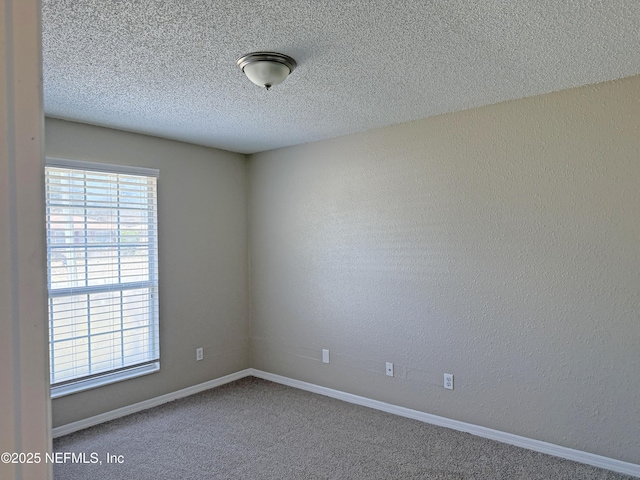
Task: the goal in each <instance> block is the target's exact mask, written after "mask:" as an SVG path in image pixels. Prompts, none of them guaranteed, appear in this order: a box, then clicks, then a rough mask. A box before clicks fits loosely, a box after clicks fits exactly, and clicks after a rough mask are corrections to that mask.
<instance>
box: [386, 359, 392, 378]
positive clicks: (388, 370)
mask: <svg viewBox="0 0 640 480" xmlns="http://www.w3.org/2000/svg"><path fill="white" fill-rule="evenodd" d="M386 372H387V376H388V377H393V363H391V362H387V370H386Z"/></svg>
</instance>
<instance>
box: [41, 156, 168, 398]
mask: <svg viewBox="0 0 640 480" xmlns="http://www.w3.org/2000/svg"><path fill="white" fill-rule="evenodd" d="M47 167H54V168H68V169H74V170H83V171H93V172H99V173H107V174H109V173H114V174H124V175H137V176H144V177H153V178H155V180H156V189H155V198H154V202H155V212H154V215H153V216H152V218H150V219H149V221H148V222H147V225H148V226H149V228H152V229H153V232H154V235H151V236H150V238H153V240H149V247H150V248H149V257H150V258H149V262H150V268H149V275H150V279H149V280H148V282H144V283H148V284H150V285H151V287H150V288H152V289H153V290H154V291H155V292H156V298H155V299H153V298H152V297H150V302H149V304H150V306H151V309H152V313H151V317H152V318H151V320H152V322H153V326H155V329H154V331H153V332H152V335H153V336H154V351H155V352H156V353H157V355H155V357H156V359H155V360H149V361H148V362H144V363H142V364H136V365H130V366H125V367H121V368H118V369H113V370H108V371H105V372H101V373H98V374H95V375H90V376H85V377H81V378H78V379H69V380H65V381H63V382H61V383H60V384H56V385H52V386H51V398H59V397H62V396H66V395H70V394H73V393H77V392H81V391H85V390H89V389H93V388H96V387H100V386H103V385H108V384H111V383H115V382H120V381H123V380H128V379H131V378H137V377H140V376H143V375H148V374H151V373H155V372H158V371H159V370H160V332H159V330H160V320H159V317H160V314H159V272H158V243H159V242H158V219H157V218H158V183H159V170H158V169H154V168H146V167H134V166H127V165H117V164H110V163H98V162H87V161H82V160H70V159H64V158H57V157H46V158H45V169H46V168H47ZM45 177H46V174H45ZM45 202H46V209H47V218H48V215H49V198H48V190H47V186H46V184H45ZM45 230H46V233H47V237H49V235H50V229H49V221H48V220H47V221H46V229H45ZM85 233H86V232H85ZM46 246H47V259H48V261H47V312H48V321H47V323H48V327H47V329H48V332H49V341H48V347H49V349H51V345H52V343H51V342H52V340H51V322H52V319H51V307H50V305H51V302H52V299H53V298H55V297H56V296H59V292H57V293H58V295H56V290H64V289H53V290H52V289H50V287H51V267H50V259H51V251H50V249H49V247H50V245H49V242H48V241H47V242H46ZM152 253H154V254H152ZM151 262H153V265H151ZM120 263H121V260H120V258H119V259H118V265H120ZM114 285H116V286H117V285H119V284H114ZM73 290H75V291H77V293H78V294H90V293H92V287H91V286H84V287H75V288H74V289H73ZM113 290H114V291H117V288H116V289H113ZM52 292H54V294H53V296H52ZM50 357H51V352H49V358H50ZM49 375H50V376H51V365H49Z"/></svg>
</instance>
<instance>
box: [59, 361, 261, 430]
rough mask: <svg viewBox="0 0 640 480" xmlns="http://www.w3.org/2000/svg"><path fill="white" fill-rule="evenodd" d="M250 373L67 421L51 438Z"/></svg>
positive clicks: (230, 376) (234, 379)
mask: <svg viewBox="0 0 640 480" xmlns="http://www.w3.org/2000/svg"><path fill="white" fill-rule="evenodd" d="M250 375H251V369H246V370H240V371H239V372H236V373H232V374H230V375H225V376H224V377H220V378H216V379H215V380H209V381H208V382H204V383H199V384H198V385H193V386H191V387H187V388H183V389H182V390H178V391H176V392H172V393H167V394H166V395H160V396H159V397H155V398H150V399H149V400H145V401H143V402H138V403H134V404H133V405H128V406H126V407H122V408H117V409H115V410H111V411H110V412H105V413H101V414H100V415H96V416H94V417H89V418H85V419H83V420H78V421H77V422H73V423H68V424H66V425H62V426H60V427H56V428H54V429H52V432H51V435H52V437H53V438H57V437H61V436H63V435H68V434H70V433H73V432H77V431H78V430H82V429H84V428H88V427H93V426H94V425H98V424H100V423H104V422H108V421H109V420H115V419H116V418H120V417H124V416H125V415H130V414H132V413H136V412H140V411H142V410H147V409H148V408H153V407H157V406H158V405H162V404H163V403H167V402H172V401H173V400H177V399H179V398H183V397H188V396H189V395H193V394H195V393H199V392H203V391H204V390H209V389H210V388H214V387H219V386H220V385H224V384H225V383H230V382H234V381H236V380H240V379H241V378H244V377H248V376H250Z"/></svg>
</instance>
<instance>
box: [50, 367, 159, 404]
mask: <svg viewBox="0 0 640 480" xmlns="http://www.w3.org/2000/svg"><path fill="white" fill-rule="evenodd" d="M158 371H160V362H156V363H152V364H150V365H143V366H141V367H134V368H131V369H129V370H124V371H121V372H116V373H107V374H105V375H103V376H101V377H95V378H90V379H88V380H81V381H79V382H76V383H69V384H67V385H61V386H59V387H51V398H52V399H54V398H60V397H64V396H67V395H71V394H73V393H78V392H83V391H85V390H90V389H92V388H97V387H102V386H104V385H109V384H111V383H116V382H121V381H123V380H129V379H131V378H136V377H141V376H143V375H149V374H150V373H155V372H158Z"/></svg>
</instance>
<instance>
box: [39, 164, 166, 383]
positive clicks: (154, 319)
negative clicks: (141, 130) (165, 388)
mask: <svg viewBox="0 0 640 480" xmlns="http://www.w3.org/2000/svg"><path fill="white" fill-rule="evenodd" d="M141 172H142V173H141ZM45 178H46V202H47V205H46V221H47V275H48V289H49V305H48V306H49V355H50V371H51V385H52V387H54V388H55V387H60V386H64V385H68V384H75V383H78V382H83V381H85V382H86V381H89V382H94V383H95V379H96V378H103V379H105V378H106V379H107V381H106V382H103V383H108V381H109V380H108V377H109V375H112V374H116V376H117V374H121V373H122V372H123V371H127V370H135V369H140V367H143V366H145V365H152V364H153V365H154V367H155V368H156V369H157V367H158V362H159V341H158V266H157V265H158V241H157V238H158V237H157V211H156V203H157V202H156V198H157V192H156V183H157V182H156V181H157V170H150V169H136V168H131V167H116V166H113V165H98V164H89V163H74V162H68V161H62V160H57V161H56V160H50V159H48V160H47V166H46V175H45Z"/></svg>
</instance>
